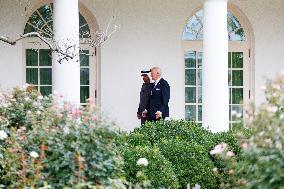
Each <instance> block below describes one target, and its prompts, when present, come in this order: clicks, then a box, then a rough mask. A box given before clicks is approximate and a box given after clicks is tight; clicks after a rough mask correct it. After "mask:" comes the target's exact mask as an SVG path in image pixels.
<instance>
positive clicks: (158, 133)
mask: <svg viewBox="0 0 284 189" xmlns="http://www.w3.org/2000/svg"><path fill="white" fill-rule="evenodd" d="M133 133H141V134H143V135H144V137H143V138H144V140H146V141H150V142H151V144H152V145H153V144H155V143H159V142H160V141H163V140H169V139H173V140H184V141H188V142H196V143H197V144H200V145H201V146H203V147H204V148H205V149H206V150H208V151H209V150H210V149H212V147H213V146H214V145H215V143H214V140H213V134H212V133H211V132H210V131H208V130H207V129H205V128H203V127H201V126H199V125H197V124H195V123H194V122H189V121H184V120H170V121H159V122H147V123H146V124H145V125H143V126H142V127H140V128H137V129H135V130H134V132H133Z"/></svg>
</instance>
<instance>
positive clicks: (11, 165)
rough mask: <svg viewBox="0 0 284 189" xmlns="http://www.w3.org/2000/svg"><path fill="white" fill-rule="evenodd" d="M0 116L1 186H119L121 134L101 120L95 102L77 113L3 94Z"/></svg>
mask: <svg viewBox="0 0 284 189" xmlns="http://www.w3.org/2000/svg"><path fill="white" fill-rule="evenodd" d="M11 101H12V102H11ZM5 108H6V109H5ZM13 114H15V115H13ZM0 117H1V120H2V121H1V122H0V124H1V125H0V128H1V132H2V133H4V132H5V133H8V137H7V138H5V139H3V140H2V141H1V140H0V164H1V173H0V183H1V184H2V185H4V186H3V187H5V188H24V187H36V188H38V187H40V186H43V185H44V183H47V185H48V186H49V187H51V188H64V187H71V188H72V187H75V186H82V187H83V185H85V186H87V185H88V186H102V187H103V186H111V185H112V184H113V183H115V182H114V181H115V180H116V181H118V183H120V184H121V183H122V180H121V179H120V178H121V176H123V171H122V166H123V164H122V162H123V161H122V158H121V156H120V153H119V150H118V146H119V145H121V144H120V143H119V142H120V137H121V134H122V133H121V132H120V131H119V130H118V129H117V128H116V127H115V125H113V124H112V123H110V122H108V121H106V120H104V118H103V117H101V116H99V114H98V113H97V112H96V107H95V106H94V104H93V103H90V104H89V105H88V106H87V107H85V108H81V107H79V108H78V107H75V106H72V105H70V104H69V103H66V102H62V99H58V98H54V97H52V96H49V97H44V98H43V97H41V96H40V94H38V93H37V92H36V91H33V90H32V91H27V89H26V88H23V89H20V88H17V89H14V90H13V91H11V92H10V93H7V94H1V99H0ZM3 120H4V121H3ZM112 188H115V187H114V186H113V187H112Z"/></svg>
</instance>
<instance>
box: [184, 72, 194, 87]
mask: <svg viewBox="0 0 284 189" xmlns="http://www.w3.org/2000/svg"><path fill="white" fill-rule="evenodd" d="M185 85H196V71H195V69H186V70H185Z"/></svg>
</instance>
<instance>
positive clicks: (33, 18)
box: [28, 12, 44, 28]
mask: <svg viewBox="0 0 284 189" xmlns="http://www.w3.org/2000/svg"><path fill="white" fill-rule="evenodd" d="M28 22H29V23H31V24H32V25H33V26H35V27H37V28H42V26H43V25H44V21H43V20H42V19H41V17H40V16H39V15H38V13H37V12H34V13H33V14H32V16H31V17H30V18H29V20H28Z"/></svg>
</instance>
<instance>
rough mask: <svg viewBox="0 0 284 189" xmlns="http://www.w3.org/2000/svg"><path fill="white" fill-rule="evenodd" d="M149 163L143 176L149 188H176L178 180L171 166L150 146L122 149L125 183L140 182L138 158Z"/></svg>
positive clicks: (155, 148)
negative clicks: (149, 185) (148, 182)
mask: <svg viewBox="0 0 284 189" xmlns="http://www.w3.org/2000/svg"><path fill="white" fill-rule="evenodd" d="M142 157H143V158H146V159H147V160H148V161H149V164H148V166H147V167H145V168H144V170H143V171H144V172H145V176H146V178H147V179H148V180H149V181H150V184H151V187H150V188H154V189H156V188H178V187H179V183H178V179H177V177H176V175H175V173H174V170H173V168H172V164H171V163H170V162H169V161H168V160H167V159H166V158H165V157H164V156H163V155H162V154H161V152H160V150H159V148H157V147H155V146H154V147H151V146H135V147H133V146H129V147H128V148H125V149H124V162H125V164H124V170H125V172H126V179H127V181H129V182H131V183H133V184H136V183H140V182H141V180H140V178H139V176H138V175H137V173H139V171H142V170H141V169H142V168H141V166H139V165H137V160H138V159H139V158H142Z"/></svg>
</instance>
